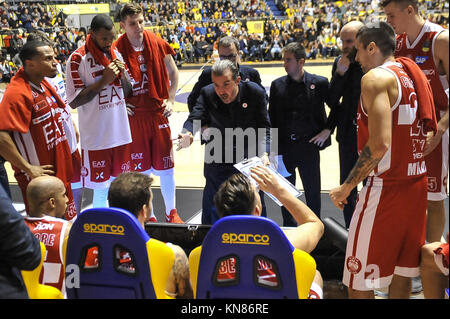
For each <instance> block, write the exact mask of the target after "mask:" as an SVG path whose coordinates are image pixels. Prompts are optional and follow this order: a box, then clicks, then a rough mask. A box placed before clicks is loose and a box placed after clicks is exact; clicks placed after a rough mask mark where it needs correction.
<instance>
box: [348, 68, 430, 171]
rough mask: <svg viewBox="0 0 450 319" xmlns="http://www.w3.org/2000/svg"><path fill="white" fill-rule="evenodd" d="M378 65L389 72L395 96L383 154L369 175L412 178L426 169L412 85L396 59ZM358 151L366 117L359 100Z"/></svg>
mask: <svg viewBox="0 0 450 319" xmlns="http://www.w3.org/2000/svg"><path fill="white" fill-rule="evenodd" d="M380 68H382V69H384V70H387V71H389V72H391V73H392V74H393V75H394V76H395V78H396V80H397V86H398V93H399V94H398V98H397V101H396V103H395V104H394V105H393V106H391V114H392V133H391V135H392V137H391V144H390V146H389V149H388V150H387V152H386V154H385V155H384V156H383V158H382V159H381V161H380V162H379V163H378V165H377V166H376V167H375V169H374V170H373V172H372V173H371V174H370V175H373V176H377V177H379V178H382V179H383V180H399V179H409V178H416V177H418V176H422V175H425V174H426V172H427V169H426V165H425V159H424V156H423V149H424V147H425V142H426V134H425V133H424V130H423V125H422V122H421V121H419V118H418V103H417V95H416V92H415V89H414V85H413V82H412V80H411V79H410V77H409V76H408V74H407V73H406V72H405V71H404V70H403V67H402V65H401V64H400V63H394V62H388V63H385V64H383V65H382V66H380ZM357 118H358V152H361V150H362V149H363V147H364V146H365V145H366V143H367V140H368V139H369V129H368V117H367V113H366V112H365V110H364V106H363V105H362V101H361V100H360V102H359V106H358V114H357Z"/></svg>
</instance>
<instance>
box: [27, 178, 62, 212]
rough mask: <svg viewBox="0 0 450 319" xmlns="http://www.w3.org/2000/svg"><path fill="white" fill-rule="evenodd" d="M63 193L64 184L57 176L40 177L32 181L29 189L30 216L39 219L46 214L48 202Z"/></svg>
mask: <svg viewBox="0 0 450 319" xmlns="http://www.w3.org/2000/svg"><path fill="white" fill-rule="evenodd" d="M61 191H64V192H65V187H64V183H63V182H62V181H61V180H60V179H59V178H57V177H55V176H39V177H36V178H34V179H32V180H31V182H30V183H29V184H28V187H27V193H26V196H27V201H28V205H29V212H27V213H28V215H29V216H31V217H39V216H40V215H41V214H42V213H46V212H45V211H42V210H43V209H44V210H45V207H44V206H45V204H46V202H47V201H48V200H49V199H50V198H53V197H55V196H57V194H58V193H59V192H61Z"/></svg>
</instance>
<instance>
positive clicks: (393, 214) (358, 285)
mask: <svg viewBox="0 0 450 319" xmlns="http://www.w3.org/2000/svg"><path fill="white" fill-rule="evenodd" d="M426 208H427V180H426V177H425V176H424V177H421V178H417V179H412V180H409V179H408V180H405V181H395V182H386V181H383V180H382V179H380V178H377V177H369V179H368V181H367V184H366V186H364V187H363V189H362V190H361V192H360V194H359V198H358V201H357V205H356V208H355V212H354V214H353V217H352V220H351V223H350V228H349V234H348V240H347V250H346V256H345V265H344V276H343V283H344V284H345V285H346V286H347V287H350V288H352V289H355V290H360V291H368V290H373V289H379V288H384V287H388V286H389V285H390V283H391V281H392V276H393V275H394V274H396V275H399V276H403V277H416V276H418V275H419V262H420V253H421V247H422V245H423V244H424V243H425V232H426Z"/></svg>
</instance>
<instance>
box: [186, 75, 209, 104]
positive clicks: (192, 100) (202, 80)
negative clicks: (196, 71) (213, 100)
mask: <svg viewBox="0 0 450 319" xmlns="http://www.w3.org/2000/svg"><path fill="white" fill-rule="evenodd" d="M210 83H211V72H210V71H208V70H204V71H203V72H202V74H200V76H199V78H198V81H197V83H195V85H194V87H193V88H192V91H191V93H190V94H189V96H188V98H187V104H188V108H189V112H192V110H193V109H194V107H195V104H196V102H197V99H198V97H199V96H200V91H201V89H202V88H204V87H205V86H206V85H208V84H210Z"/></svg>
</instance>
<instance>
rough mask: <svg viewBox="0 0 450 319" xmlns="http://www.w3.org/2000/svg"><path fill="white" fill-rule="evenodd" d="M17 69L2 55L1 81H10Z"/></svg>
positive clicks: (0, 62) (0, 61)
mask: <svg viewBox="0 0 450 319" xmlns="http://www.w3.org/2000/svg"><path fill="white" fill-rule="evenodd" d="M16 71H17V69H16V67H15V66H14V64H13V63H12V62H10V61H8V60H6V58H5V57H4V56H3V54H2V55H1V56H0V83H9V81H10V80H11V78H12V77H13V75H14V74H15V73H16Z"/></svg>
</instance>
